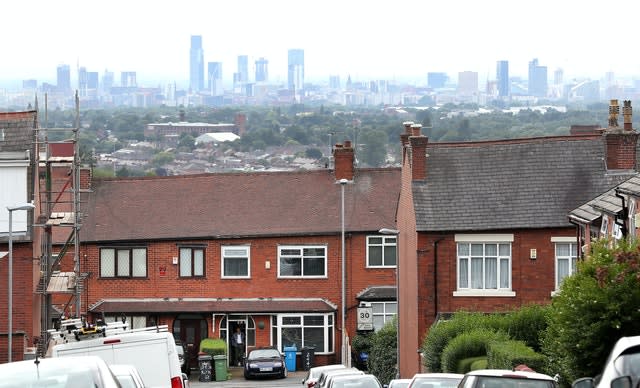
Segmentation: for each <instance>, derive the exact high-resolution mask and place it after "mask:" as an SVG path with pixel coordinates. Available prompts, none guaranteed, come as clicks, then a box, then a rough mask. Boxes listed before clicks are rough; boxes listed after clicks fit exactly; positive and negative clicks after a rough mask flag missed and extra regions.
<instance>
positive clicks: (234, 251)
mask: <svg viewBox="0 0 640 388" xmlns="http://www.w3.org/2000/svg"><path fill="white" fill-rule="evenodd" d="M249 252H250V250H249V247H248V246H227V247H222V277H223V278H248V277H250V276H251V273H250V265H249V263H250V261H249Z"/></svg>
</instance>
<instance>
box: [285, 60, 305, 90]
mask: <svg viewBox="0 0 640 388" xmlns="http://www.w3.org/2000/svg"><path fill="white" fill-rule="evenodd" d="M287 63H288V67H287V86H288V89H289V90H294V91H295V93H296V94H300V93H301V92H302V90H303V89H304V50H302V49H290V50H289V56H288V61H287Z"/></svg>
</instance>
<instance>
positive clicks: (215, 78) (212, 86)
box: [207, 62, 224, 96]
mask: <svg viewBox="0 0 640 388" xmlns="http://www.w3.org/2000/svg"><path fill="white" fill-rule="evenodd" d="M207 72H208V73H209V93H210V94H211V95H212V96H222V95H223V94H224V93H223V90H222V62H209V63H208V64H207Z"/></svg>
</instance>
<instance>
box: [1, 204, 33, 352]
mask: <svg viewBox="0 0 640 388" xmlns="http://www.w3.org/2000/svg"><path fill="white" fill-rule="evenodd" d="M33 208H35V206H34V205H33V204H32V203H23V204H19V205H15V206H7V210H8V211H9V287H8V288H9V302H8V305H9V317H8V318H9V333H8V335H7V337H8V346H9V348H8V353H9V356H8V360H9V361H8V362H11V350H12V347H13V346H12V345H13V343H12V339H13V338H12V332H13V233H12V229H13V212H14V211H15V210H31V209H33Z"/></svg>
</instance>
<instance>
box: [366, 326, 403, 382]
mask: <svg viewBox="0 0 640 388" xmlns="http://www.w3.org/2000/svg"><path fill="white" fill-rule="evenodd" d="M397 324H398V320H397V319H396V318H394V319H393V320H391V321H388V322H387V323H386V324H385V325H384V326H383V327H382V329H380V330H378V331H376V332H375V333H374V334H373V335H372V336H371V352H370V353H369V360H368V366H369V372H370V373H371V374H373V375H375V376H376V377H377V378H378V380H380V382H381V383H382V384H389V381H391V380H392V379H394V378H395V377H396V373H397V367H398V365H397V364H398V362H397V354H398V352H397V349H398V348H397V339H398V327H397Z"/></svg>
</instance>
